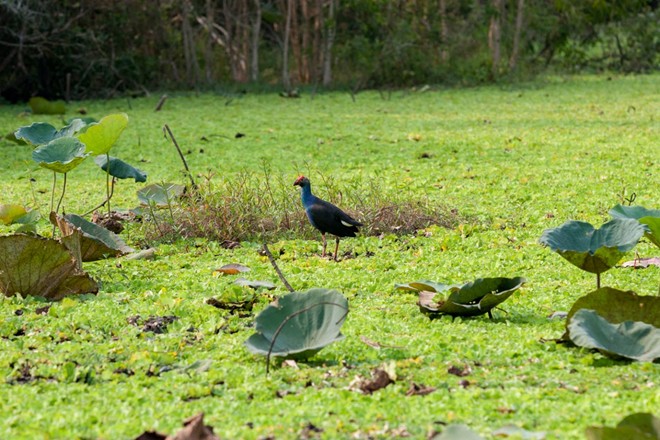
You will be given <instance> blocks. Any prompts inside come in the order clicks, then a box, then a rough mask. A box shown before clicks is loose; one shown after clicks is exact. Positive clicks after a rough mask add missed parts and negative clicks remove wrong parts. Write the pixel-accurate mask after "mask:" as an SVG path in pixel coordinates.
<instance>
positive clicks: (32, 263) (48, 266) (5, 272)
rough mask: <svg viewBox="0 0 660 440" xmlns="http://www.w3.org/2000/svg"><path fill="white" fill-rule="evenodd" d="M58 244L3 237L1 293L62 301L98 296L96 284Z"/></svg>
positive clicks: (17, 236) (26, 237)
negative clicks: (65, 298) (83, 295)
mask: <svg viewBox="0 0 660 440" xmlns="http://www.w3.org/2000/svg"><path fill="white" fill-rule="evenodd" d="M79 265H80V264H79V262H78V261H76V259H75V258H74V256H73V255H72V254H71V252H69V250H68V249H67V248H66V247H65V246H64V245H63V244H62V243H60V242H59V241H56V240H53V239H49V238H43V237H35V236H32V235H24V234H14V235H6V236H3V237H0V291H1V292H2V293H3V294H4V295H5V296H14V295H16V294H21V295H24V296H25V295H32V296H41V297H44V298H47V299H50V300H59V299H62V298H64V297H65V296H67V295H75V294H83V293H97V292H98V285H97V284H96V282H95V281H94V280H93V279H92V278H91V277H90V276H89V275H88V274H86V273H85V272H83V271H82V270H81V269H80V267H79Z"/></svg>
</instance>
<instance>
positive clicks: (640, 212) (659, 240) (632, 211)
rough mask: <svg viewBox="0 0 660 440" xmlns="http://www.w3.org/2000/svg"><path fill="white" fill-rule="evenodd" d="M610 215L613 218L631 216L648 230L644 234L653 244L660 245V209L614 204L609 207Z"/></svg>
mask: <svg viewBox="0 0 660 440" xmlns="http://www.w3.org/2000/svg"><path fill="white" fill-rule="evenodd" d="M610 215H611V216H612V217H614V218H632V219H635V220H637V221H638V222H640V223H641V224H643V225H646V226H647V228H648V230H647V231H646V233H645V234H644V236H645V237H646V238H648V240H649V241H650V242H651V243H653V244H654V245H656V246H658V247H660V209H646V208H644V207H642V206H622V205H616V206H615V207H614V208H612V209H610Z"/></svg>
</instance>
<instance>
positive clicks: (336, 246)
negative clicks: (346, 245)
mask: <svg viewBox="0 0 660 440" xmlns="http://www.w3.org/2000/svg"><path fill="white" fill-rule="evenodd" d="M335 240H336V241H337V244H336V245H335V261H337V251H338V250H339V237H335Z"/></svg>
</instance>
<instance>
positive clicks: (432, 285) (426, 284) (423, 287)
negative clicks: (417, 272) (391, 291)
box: [394, 280, 454, 292]
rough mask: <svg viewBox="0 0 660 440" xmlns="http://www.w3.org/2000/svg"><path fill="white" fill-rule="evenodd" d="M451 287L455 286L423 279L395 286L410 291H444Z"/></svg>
mask: <svg viewBox="0 0 660 440" xmlns="http://www.w3.org/2000/svg"><path fill="white" fill-rule="evenodd" d="M450 287H454V286H453V285H450V284H442V283H436V282H435V281H429V280H423V281H413V282H412V283H402V284H395V285H394V288H395V289H399V290H406V291H409V292H419V291H426V292H444V291H445V290H447V289H449V288H450Z"/></svg>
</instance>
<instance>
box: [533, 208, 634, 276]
mask: <svg viewBox="0 0 660 440" xmlns="http://www.w3.org/2000/svg"><path fill="white" fill-rule="evenodd" d="M646 230H647V229H646V227H645V226H643V225H641V224H640V223H639V222H638V221H637V220H633V219H619V218H615V219H612V220H610V221H608V222H607V223H605V224H604V225H603V226H601V228H600V229H596V228H594V227H593V226H592V225H591V224H590V223H587V222H582V221H575V220H570V221H567V222H566V223H564V224H563V225H561V226H559V227H558V228H554V229H546V230H545V231H543V234H542V235H541V238H540V240H539V242H540V243H541V244H542V245H544V246H548V247H549V248H550V249H552V250H553V251H555V252H557V253H558V254H559V255H561V256H562V257H563V258H565V259H566V260H568V261H569V262H570V263H571V264H573V265H575V266H577V267H579V268H580V269H582V270H585V271H587V272H590V273H595V274H596V288H600V274H601V273H603V272H605V271H607V270H609V269H611V268H612V267H614V266H615V265H616V264H617V263H618V262H619V260H621V257H623V255H625V254H626V252H628V251H630V250H631V249H632V248H634V247H635V245H637V242H638V241H639V239H640V238H642V236H643V235H644V233H645V232H646Z"/></svg>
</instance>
